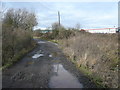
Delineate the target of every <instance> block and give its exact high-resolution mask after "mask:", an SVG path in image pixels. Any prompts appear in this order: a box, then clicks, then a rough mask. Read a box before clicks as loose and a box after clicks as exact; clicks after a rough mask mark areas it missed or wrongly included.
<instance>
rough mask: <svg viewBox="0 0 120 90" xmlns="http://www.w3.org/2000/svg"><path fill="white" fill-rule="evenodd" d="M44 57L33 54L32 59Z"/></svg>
mask: <svg viewBox="0 0 120 90" xmlns="http://www.w3.org/2000/svg"><path fill="white" fill-rule="evenodd" d="M42 56H44V55H43V54H34V56H32V58H39V57H42Z"/></svg>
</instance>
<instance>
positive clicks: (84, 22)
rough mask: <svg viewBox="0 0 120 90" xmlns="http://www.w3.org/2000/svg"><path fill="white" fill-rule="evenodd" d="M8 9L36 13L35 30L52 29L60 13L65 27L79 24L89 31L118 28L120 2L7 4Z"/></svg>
mask: <svg viewBox="0 0 120 90" xmlns="http://www.w3.org/2000/svg"><path fill="white" fill-rule="evenodd" d="M6 7H7V8H27V9H29V10H31V11H35V13H36V15H37V21H38V25H37V26H36V27H35V28H47V27H51V24H52V23H54V22H57V21H58V17H57V12H58V11H60V15H61V24H62V25H64V26H65V27H75V25H76V24H77V23H79V24H80V25H81V28H87V29H90V28H113V27H114V26H115V27H117V26H118V2H7V3H6Z"/></svg>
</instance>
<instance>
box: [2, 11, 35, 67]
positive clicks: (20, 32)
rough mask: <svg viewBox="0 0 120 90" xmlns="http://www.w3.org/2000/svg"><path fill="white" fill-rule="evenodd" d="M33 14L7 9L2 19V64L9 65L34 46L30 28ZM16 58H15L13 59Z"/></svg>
mask: <svg viewBox="0 0 120 90" xmlns="http://www.w3.org/2000/svg"><path fill="white" fill-rule="evenodd" d="M36 24H37V22H36V18H35V14H34V13H32V12H29V11H27V10H22V9H18V10H15V9H9V10H8V11H7V12H6V14H5V15H4V18H3V20H2V38H3V39H2V66H6V65H7V66H9V65H10V64H11V63H14V61H17V60H19V59H20V57H21V56H23V55H24V54H25V53H26V52H28V51H29V50H30V48H31V49H32V48H33V47H34V46H35V42H33V40H32V28H33V26H35V25H36ZM15 58H16V59H15Z"/></svg>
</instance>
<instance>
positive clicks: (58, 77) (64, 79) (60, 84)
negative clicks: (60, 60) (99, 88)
mask: <svg viewBox="0 0 120 90" xmlns="http://www.w3.org/2000/svg"><path fill="white" fill-rule="evenodd" d="M53 68H54V75H53V76H52V77H51V78H50V82H49V86H50V88H83V85H82V84H81V83H79V81H78V79H77V78H76V77H75V76H73V75H72V74H71V73H69V72H68V71H67V70H65V69H64V67H63V65H61V64H55V65H53Z"/></svg>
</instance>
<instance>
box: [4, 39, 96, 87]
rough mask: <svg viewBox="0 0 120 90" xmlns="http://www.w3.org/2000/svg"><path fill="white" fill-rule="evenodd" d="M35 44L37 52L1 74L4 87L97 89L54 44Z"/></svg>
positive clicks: (45, 42) (28, 55)
mask: <svg viewBox="0 0 120 90" xmlns="http://www.w3.org/2000/svg"><path fill="white" fill-rule="evenodd" d="M36 41H37V43H38V44H39V45H38V47H37V48H36V49H34V50H33V51H32V52H30V53H28V54H27V55H26V56H25V57H24V58H23V59H22V60H20V61H19V62H18V63H16V64H15V65H14V66H12V67H11V68H9V69H7V70H5V71H3V73H2V75H3V76H2V87H3V88H96V85H95V84H94V83H93V82H91V80H90V79H88V78H87V77H86V76H84V75H83V74H82V73H81V72H79V70H78V69H77V68H76V67H75V66H74V64H73V63H71V62H70V61H69V60H67V58H66V57H65V55H64V54H63V53H62V50H61V49H59V48H58V45H57V44H55V43H52V42H48V41H43V40H38V39H36Z"/></svg>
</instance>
